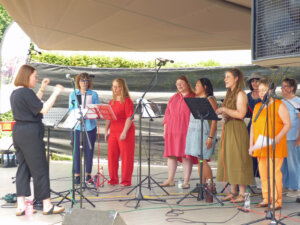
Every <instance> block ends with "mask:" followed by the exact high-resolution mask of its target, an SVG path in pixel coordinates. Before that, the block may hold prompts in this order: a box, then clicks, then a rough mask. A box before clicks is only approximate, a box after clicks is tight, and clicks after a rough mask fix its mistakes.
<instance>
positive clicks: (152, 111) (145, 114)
mask: <svg viewBox="0 0 300 225" xmlns="http://www.w3.org/2000/svg"><path fill="white" fill-rule="evenodd" d="M137 101H139V100H137ZM141 113H142V118H149V130H148V144H149V145H148V156H147V162H148V176H147V177H145V178H144V179H143V180H142V181H141V182H140V183H138V184H137V185H135V186H134V187H133V188H132V189H131V190H130V191H129V192H127V195H129V194H130V193H131V192H132V191H133V190H134V189H136V188H137V187H139V185H142V183H144V182H145V181H147V180H148V189H149V190H151V183H150V182H151V180H152V181H153V182H154V183H155V184H156V185H157V186H158V187H160V189H162V190H163V191H164V192H165V193H166V194H167V195H170V194H169V193H168V192H167V191H166V190H165V189H164V188H163V187H162V186H160V185H159V183H157V181H156V180H155V179H154V178H152V177H151V175H150V149H151V148H150V137H151V122H153V118H161V117H163V116H162V115H161V112H160V110H159V108H158V106H157V104H155V103H153V102H149V101H147V100H146V99H143V100H142V112H141ZM140 176H141V174H140Z"/></svg>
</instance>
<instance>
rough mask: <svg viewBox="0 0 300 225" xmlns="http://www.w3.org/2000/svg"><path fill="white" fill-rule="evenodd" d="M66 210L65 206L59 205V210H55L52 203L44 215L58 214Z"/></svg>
mask: <svg viewBox="0 0 300 225" xmlns="http://www.w3.org/2000/svg"><path fill="white" fill-rule="evenodd" d="M63 211H65V207H59V209H58V210H54V205H52V207H51V209H50V210H49V211H48V212H45V211H43V214H44V215H51V214H58V213H61V212H63Z"/></svg>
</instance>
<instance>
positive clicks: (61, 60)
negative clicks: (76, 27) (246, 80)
mask: <svg viewBox="0 0 300 225" xmlns="http://www.w3.org/2000/svg"><path fill="white" fill-rule="evenodd" d="M32 61H37V62H41V63H49V64H55V65H63V66H83V67H93V66H96V67H98V68H153V67H154V61H147V62H144V61H134V60H128V59H125V58H122V57H107V56H88V55H71V56H64V55H60V54H58V53H49V52H42V54H40V55H37V54H36V55H32ZM213 66H221V64H220V63H219V62H215V61H214V60H208V61H200V62H198V63H195V64H184V63H180V62H179V63H175V64H171V63H167V64H166V65H165V66H164V67H169V68H170V67H175V68H179V67H213Z"/></svg>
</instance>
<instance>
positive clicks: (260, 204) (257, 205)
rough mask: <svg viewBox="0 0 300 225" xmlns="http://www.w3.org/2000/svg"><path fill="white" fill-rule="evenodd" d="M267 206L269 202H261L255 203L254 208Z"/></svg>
mask: <svg viewBox="0 0 300 225" xmlns="http://www.w3.org/2000/svg"><path fill="white" fill-rule="evenodd" d="M265 207H268V203H265V202H261V203H258V204H256V205H254V208H265Z"/></svg>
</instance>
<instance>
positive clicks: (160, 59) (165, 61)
mask: <svg viewBox="0 0 300 225" xmlns="http://www.w3.org/2000/svg"><path fill="white" fill-rule="evenodd" d="M157 60H158V61H159V62H161V63H165V64H166V63H167V62H170V63H174V60H171V59H163V58H157Z"/></svg>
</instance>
